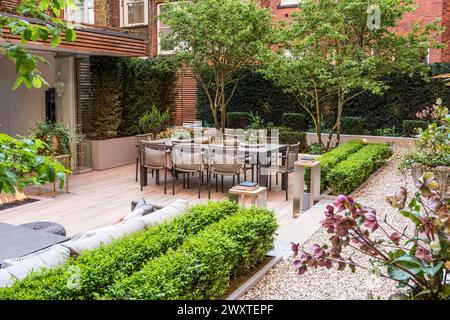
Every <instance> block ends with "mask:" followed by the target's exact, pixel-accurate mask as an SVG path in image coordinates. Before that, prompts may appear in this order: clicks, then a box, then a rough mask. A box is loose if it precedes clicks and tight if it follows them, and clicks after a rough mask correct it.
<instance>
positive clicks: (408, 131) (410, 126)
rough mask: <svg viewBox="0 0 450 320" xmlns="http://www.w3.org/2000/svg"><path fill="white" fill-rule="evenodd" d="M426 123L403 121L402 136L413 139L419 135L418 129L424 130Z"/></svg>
mask: <svg viewBox="0 0 450 320" xmlns="http://www.w3.org/2000/svg"><path fill="white" fill-rule="evenodd" d="M427 126H428V122H427V121H424V120H403V121H402V127H403V136H405V137H415V136H417V135H418V134H419V132H418V129H419V128H421V129H426V128H427Z"/></svg>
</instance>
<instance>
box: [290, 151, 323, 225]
mask: <svg viewBox="0 0 450 320" xmlns="http://www.w3.org/2000/svg"><path fill="white" fill-rule="evenodd" d="M294 167H295V169H294V200H293V208H292V209H293V216H294V218H298V217H299V216H300V213H301V212H302V210H303V203H304V196H305V169H306V168H310V169H311V185H310V192H311V193H310V197H309V206H310V207H312V206H313V205H314V201H319V200H320V162H319V161H315V160H312V161H307V160H298V161H296V162H295V164H294Z"/></svg>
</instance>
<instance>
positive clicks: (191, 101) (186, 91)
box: [175, 68, 197, 126]
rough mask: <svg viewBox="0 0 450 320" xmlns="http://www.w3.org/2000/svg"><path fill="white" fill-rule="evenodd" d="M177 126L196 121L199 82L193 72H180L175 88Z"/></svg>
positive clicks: (182, 70) (183, 70)
mask: <svg viewBox="0 0 450 320" xmlns="http://www.w3.org/2000/svg"><path fill="white" fill-rule="evenodd" d="M175 92H176V98H175V125H178V126H180V125H183V123H186V122H193V121H195V120H196V104H197V81H196V80H195V78H194V75H193V74H192V70H189V69H187V68H183V69H181V70H180V71H179V75H178V79H177V84H176V88H175Z"/></svg>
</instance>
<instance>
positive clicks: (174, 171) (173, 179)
mask: <svg viewBox="0 0 450 320" xmlns="http://www.w3.org/2000/svg"><path fill="white" fill-rule="evenodd" d="M172 176H173V178H172V195H173V196H174V195H175V176H176V170H175V168H172Z"/></svg>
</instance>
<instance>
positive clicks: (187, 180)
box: [187, 173, 189, 189]
mask: <svg viewBox="0 0 450 320" xmlns="http://www.w3.org/2000/svg"><path fill="white" fill-rule="evenodd" d="M187 186H188V189H189V173H188V174H187Z"/></svg>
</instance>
